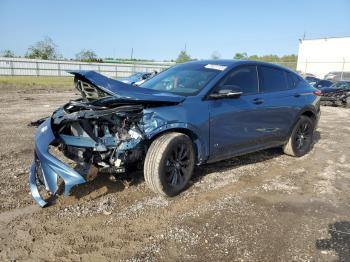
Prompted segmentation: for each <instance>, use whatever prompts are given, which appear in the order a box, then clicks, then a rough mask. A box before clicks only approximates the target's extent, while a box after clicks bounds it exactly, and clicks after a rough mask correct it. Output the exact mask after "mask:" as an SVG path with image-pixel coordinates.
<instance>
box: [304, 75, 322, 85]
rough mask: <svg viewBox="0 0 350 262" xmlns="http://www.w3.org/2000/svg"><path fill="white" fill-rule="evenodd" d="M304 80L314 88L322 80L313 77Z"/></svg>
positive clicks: (308, 76)
mask: <svg viewBox="0 0 350 262" xmlns="http://www.w3.org/2000/svg"><path fill="white" fill-rule="evenodd" d="M304 79H305V80H306V81H307V82H308V83H309V84H310V85H312V86H313V85H314V84H316V83H317V82H319V81H320V80H321V79H319V78H317V77H316V76H313V75H306V76H305V77H304Z"/></svg>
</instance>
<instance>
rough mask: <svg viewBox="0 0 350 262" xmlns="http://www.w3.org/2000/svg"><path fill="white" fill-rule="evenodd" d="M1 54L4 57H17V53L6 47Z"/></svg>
mask: <svg viewBox="0 0 350 262" xmlns="http://www.w3.org/2000/svg"><path fill="white" fill-rule="evenodd" d="M0 56H2V57H15V54H14V53H13V52H12V51H11V50H9V49H5V50H3V51H2V52H1V53H0Z"/></svg>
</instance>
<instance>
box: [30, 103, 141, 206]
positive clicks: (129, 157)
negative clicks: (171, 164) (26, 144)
mask: <svg viewBox="0 0 350 262" xmlns="http://www.w3.org/2000/svg"><path fill="white" fill-rule="evenodd" d="M142 118H143V106H141V105H139V104H123V103H120V101H118V100H115V99H113V98H112V99H109V98H106V99H102V100H96V101H93V102H91V101H84V100H80V99H79V100H75V101H71V102H69V103H67V104H66V105H64V106H63V107H61V108H59V109H58V110H56V111H55V112H54V113H53V115H52V116H51V118H48V119H47V120H46V121H45V122H44V123H42V124H41V125H40V126H39V127H38V129H37V131H36V136H35V156H34V161H33V163H32V166H31V174H30V188H31V192H32V195H33V198H34V199H35V200H36V202H37V203H38V204H39V205H40V206H42V207H44V206H46V205H47V204H48V203H47V201H46V200H45V199H44V198H43V197H42V196H41V193H40V192H39V191H40V190H39V189H38V187H39V186H41V187H40V189H41V188H42V187H43V186H44V187H45V189H46V191H48V192H49V194H50V195H51V196H55V195H56V194H57V192H58V188H59V185H58V180H59V178H60V179H61V180H63V182H64V194H65V195H68V194H69V193H70V191H71V189H72V187H73V186H75V185H78V184H81V183H84V182H86V181H89V180H92V179H93V178H95V177H96V175H97V174H98V171H103V172H108V173H113V174H117V173H121V172H124V171H125V167H127V166H129V165H131V164H134V163H138V162H139V161H142V159H143V156H144V153H145V151H146V143H145V142H146V140H147V139H146V136H145V135H144V131H143V128H142ZM50 147H56V149H58V150H59V151H60V152H61V153H62V154H63V156H64V157H65V158H67V160H73V163H75V164H76V167H84V169H85V171H88V172H82V170H79V168H73V167H71V166H69V165H68V164H66V163H63V162H62V161H61V160H59V159H58V158H57V157H55V156H54V155H53V154H51V153H50V151H49V148H50ZM76 170H79V172H78V171H76ZM91 170H94V171H95V172H94V174H93V175H91V172H90V171H91Z"/></svg>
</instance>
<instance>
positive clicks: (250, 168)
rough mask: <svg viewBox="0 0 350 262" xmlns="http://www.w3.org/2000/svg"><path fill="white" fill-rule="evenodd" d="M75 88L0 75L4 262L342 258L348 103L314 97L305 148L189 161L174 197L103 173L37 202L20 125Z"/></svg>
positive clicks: (29, 149)
mask: <svg viewBox="0 0 350 262" xmlns="http://www.w3.org/2000/svg"><path fill="white" fill-rule="evenodd" d="M74 97H76V94H74V92H73V91H71V90H69V89H67V90H62V89H61V90H60V91H55V90H54V89H48V88H31V89H25V88H16V87H14V86H11V87H9V86H0V107H1V110H0V123H1V125H0V141H1V144H2V145H3V146H2V147H1V148H0V176H1V180H0V199H1V201H0V260H1V261H10V260H20V261H21V260H35V261H72V260H73V261H116V260H119V261H162V260H166V261H184V260H191V261H203V260H209V261H218V260H221V261H242V260H244V261H292V260H294V261H334V260H339V261H350V191H349V188H350V187H349V186H350V123H349V119H350V109H345V108H332V107H323V108H322V117H321V120H320V123H319V127H318V129H317V132H316V141H315V144H314V147H313V149H312V151H311V152H310V153H309V154H308V155H306V156H304V157H302V158H293V157H289V156H286V155H284V154H283V153H282V151H281V149H278V148H277V149H270V150H265V151H261V152H257V153H253V154H249V155H246V156H242V157H236V158H233V159H230V160H227V161H223V162H220V163H216V164H211V165H205V166H201V167H197V168H196V169H195V174H194V176H193V178H192V181H191V185H190V187H189V189H188V190H187V191H185V192H183V193H182V194H181V195H179V196H177V197H174V198H163V197H159V196H157V195H155V194H153V193H152V192H151V191H150V190H149V189H148V188H147V187H146V185H145V183H144V181H143V177H142V173H134V174H132V176H133V177H134V179H133V180H132V181H131V182H130V181H129V180H123V179H117V180H116V179H114V178H113V177H109V176H108V175H101V176H99V177H98V178H96V179H95V180H94V181H92V182H89V183H87V184H84V185H82V186H80V187H78V188H77V189H76V190H75V191H74V192H73V194H72V195H71V196H69V197H59V199H58V201H57V203H56V204H55V205H54V206H51V207H48V208H45V209H41V208H39V207H38V206H37V205H36V204H35V203H34V202H33V200H32V198H31V196H30V194H29V188H28V183H27V180H28V178H27V177H28V171H29V170H28V169H29V165H30V162H31V160H32V156H33V134H34V131H35V130H34V128H33V127H27V124H28V123H29V122H30V121H32V120H36V119H38V118H40V117H44V116H47V115H49V114H50V113H51V112H52V111H53V110H54V109H55V108H56V107H57V106H59V105H61V104H62V103H64V102H66V101H67V100H69V99H70V98H74Z"/></svg>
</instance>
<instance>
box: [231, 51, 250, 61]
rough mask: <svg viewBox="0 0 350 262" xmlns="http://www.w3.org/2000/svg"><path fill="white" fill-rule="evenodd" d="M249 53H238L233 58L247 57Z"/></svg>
mask: <svg viewBox="0 0 350 262" xmlns="http://www.w3.org/2000/svg"><path fill="white" fill-rule="evenodd" d="M247 58H248V55H247V53H236V54H235V56H234V57H233V59H238V60H240V59H247Z"/></svg>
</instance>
